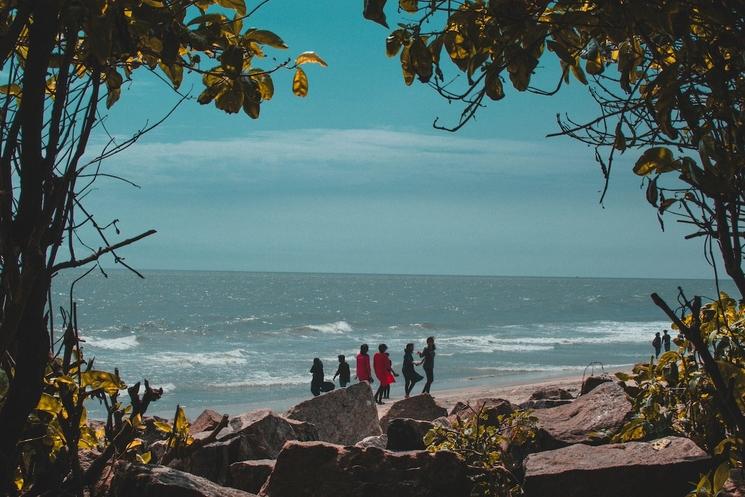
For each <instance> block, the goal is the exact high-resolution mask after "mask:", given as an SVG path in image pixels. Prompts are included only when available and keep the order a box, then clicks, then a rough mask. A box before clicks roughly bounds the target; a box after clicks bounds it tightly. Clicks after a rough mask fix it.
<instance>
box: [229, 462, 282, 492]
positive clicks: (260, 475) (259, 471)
mask: <svg viewBox="0 0 745 497" xmlns="http://www.w3.org/2000/svg"><path fill="white" fill-rule="evenodd" d="M275 462H276V461H275V460H274V459H258V460H256V461H239V462H234V463H233V464H231V465H230V476H229V478H228V483H227V485H228V486H230V487H233V488H239V489H241V490H245V491H246V492H252V493H255V494H256V493H259V490H261V487H262V486H264V483H266V481H267V480H268V479H269V475H270V474H271V473H272V470H273V469H274V463H275Z"/></svg>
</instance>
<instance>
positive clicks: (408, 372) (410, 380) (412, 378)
mask: <svg viewBox="0 0 745 497" xmlns="http://www.w3.org/2000/svg"><path fill="white" fill-rule="evenodd" d="M401 372H402V373H403V374H404V393H405V394H406V396H405V398H407V399H408V398H409V394H411V391H412V390H413V389H414V384H415V383H416V382H418V381H421V380H422V378H423V376H422V375H420V374H419V373H417V372H416V370H415V369H414V344H413V343H407V344H406V348H405V349H404V364H403V366H401Z"/></svg>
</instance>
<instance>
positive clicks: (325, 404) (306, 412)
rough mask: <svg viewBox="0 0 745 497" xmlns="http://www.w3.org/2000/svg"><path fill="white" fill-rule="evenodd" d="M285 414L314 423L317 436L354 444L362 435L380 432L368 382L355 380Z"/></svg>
mask: <svg viewBox="0 0 745 497" xmlns="http://www.w3.org/2000/svg"><path fill="white" fill-rule="evenodd" d="M287 417H288V418H290V419H295V420H298V421H305V422H308V423H311V424H313V425H314V426H315V427H316V428H317V429H318V439H319V440H323V441H325V442H331V443H337V444H342V445H354V444H355V443H357V442H359V441H360V440H362V439H363V438H365V437H370V436H376V435H380V434H382V432H381V430H380V424H379V422H378V410H377V408H376V406H375V402H374V399H373V394H372V389H371V388H370V385H369V384H368V383H367V382H362V383H355V384H354V385H351V386H349V387H347V388H340V389H338V390H334V391H333V392H329V393H327V394H324V395H319V396H318V397H314V398H312V399H310V400H306V401H305V402H301V403H300V404H298V405H296V406H295V407H293V408H292V409H290V410H289V412H288V413H287Z"/></svg>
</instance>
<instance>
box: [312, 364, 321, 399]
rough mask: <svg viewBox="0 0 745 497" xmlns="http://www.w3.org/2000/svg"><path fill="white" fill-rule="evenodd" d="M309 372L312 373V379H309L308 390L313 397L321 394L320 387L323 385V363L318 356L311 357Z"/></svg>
mask: <svg viewBox="0 0 745 497" xmlns="http://www.w3.org/2000/svg"><path fill="white" fill-rule="evenodd" d="M310 372H311V374H312V375H313V379H312V380H310V392H311V393H312V394H313V396H314V397H318V396H319V395H321V388H322V387H323V363H322V362H321V360H320V359H319V358H318V357H316V358H315V359H313V366H312V367H311V368H310Z"/></svg>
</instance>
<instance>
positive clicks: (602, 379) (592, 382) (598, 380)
mask: <svg viewBox="0 0 745 497" xmlns="http://www.w3.org/2000/svg"><path fill="white" fill-rule="evenodd" d="M609 381H613V379H612V378H611V377H610V376H588V377H587V378H585V381H584V382H583V383H582V388H581V389H580V391H579V394H580V395H585V394H587V393H589V392H590V391H592V390H593V389H594V388H595V387H597V386H598V385H602V384H603V383H608V382H609Z"/></svg>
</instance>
